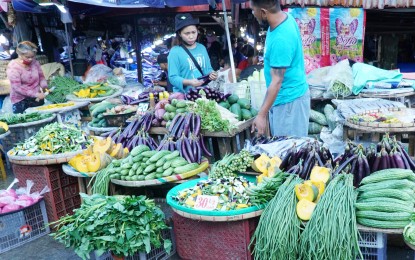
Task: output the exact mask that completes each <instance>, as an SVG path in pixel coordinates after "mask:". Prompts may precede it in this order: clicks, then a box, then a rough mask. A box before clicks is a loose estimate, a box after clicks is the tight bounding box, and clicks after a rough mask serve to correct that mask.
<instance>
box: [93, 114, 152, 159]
mask: <svg viewBox="0 0 415 260" xmlns="http://www.w3.org/2000/svg"><path fill="white" fill-rule="evenodd" d="M153 118H154V114H153V113H151V112H147V113H145V114H144V115H143V116H142V117H140V118H139V119H136V120H134V121H132V122H131V123H130V124H129V125H128V126H127V127H126V128H125V129H124V130H121V129H120V128H119V129H115V130H112V131H110V132H107V133H104V134H102V135H101V136H102V137H108V136H109V137H111V138H112V139H113V140H114V142H115V143H121V144H122V145H123V147H127V148H128V150H129V151H131V150H132V149H133V148H134V147H136V146H138V145H142V144H143V145H147V146H148V147H150V148H151V149H152V150H155V149H156V148H157V147H158V144H157V143H156V141H155V140H154V139H153V138H152V137H151V136H150V135H149V134H148V131H149V130H150V127H151V121H152V120H153Z"/></svg>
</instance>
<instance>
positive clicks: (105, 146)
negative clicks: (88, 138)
mask: <svg viewBox="0 0 415 260" xmlns="http://www.w3.org/2000/svg"><path fill="white" fill-rule="evenodd" d="M113 143H114V141H113V140H112V139H111V137H107V138H105V139H101V140H96V141H95V142H94V146H93V152H94V153H95V152H99V153H109V152H110V150H111V148H112V145H113Z"/></svg>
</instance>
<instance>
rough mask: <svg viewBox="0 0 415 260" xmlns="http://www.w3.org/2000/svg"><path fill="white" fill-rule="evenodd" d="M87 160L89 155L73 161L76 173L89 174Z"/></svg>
mask: <svg viewBox="0 0 415 260" xmlns="http://www.w3.org/2000/svg"><path fill="white" fill-rule="evenodd" d="M88 160H89V155H84V156H83V157H82V158H79V159H77V160H76V161H75V167H74V168H75V170H77V171H78V172H89V170H88V165H87V163H88Z"/></svg>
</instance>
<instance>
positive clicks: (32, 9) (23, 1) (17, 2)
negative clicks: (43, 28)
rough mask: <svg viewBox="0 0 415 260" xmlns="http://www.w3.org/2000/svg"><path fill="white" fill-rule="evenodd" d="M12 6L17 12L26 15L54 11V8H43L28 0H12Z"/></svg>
mask: <svg viewBox="0 0 415 260" xmlns="http://www.w3.org/2000/svg"><path fill="white" fill-rule="evenodd" d="M11 2H12V5H13V8H14V10H15V11H17V12H24V13H47V12H51V11H52V10H53V7H51V6H49V7H43V6H40V5H38V4H37V3H36V2H34V1H27V0H12V1H11Z"/></svg>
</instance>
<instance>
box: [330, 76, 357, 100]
mask: <svg viewBox="0 0 415 260" xmlns="http://www.w3.org/2000/svg"><path fill="white" fill-rule="evenodd" d="M330 91H331V92H332V93H333V96H334V97H335V98H339V97H348V96H350V95H351V94H352V91H351V90H350V89H349V88H348V87H347V86H346V85H344V84H343V83H341V82H339V81H337V80H336V81H335V82H334V83H333V86H332V87H331V88H330Z"/></svg>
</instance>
